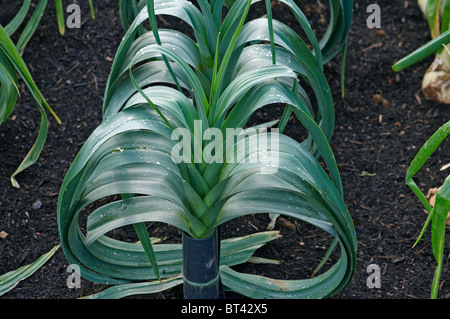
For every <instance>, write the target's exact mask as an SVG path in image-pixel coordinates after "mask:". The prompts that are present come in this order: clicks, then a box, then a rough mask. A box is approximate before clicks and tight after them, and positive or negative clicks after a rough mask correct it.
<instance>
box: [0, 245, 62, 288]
mask: <svg viewBox="0 0 450 319" xmlns="http://www.w3.org/2000/svg"><path fill="white" fill-rule="evenodd" d="M59 246H60V245H56V246H55V247H53V248H52V249H51V250H50V251H49V252H48V253H46V254H44V255H42V256H41V257H39V258H38V259H37V260H36V261H35V262H33V263H32V264H29V265H26V266H23V267H20V268H19V269H17V270H13V271H10V272H8V273H6V274H3V275H1V276H0V296H1V295H4V294H5V293H7V292H8V291H10V290H12V289H13V288H14V287H15V286H17V285H18V284H19V282H21V281H22V280H24V279H26V278H28V277H30V276H31V275H33V274H34V273H35V272H36V270H38V269H39V268H41V266H42V265H44V264H45V263H46V262H47V261H48V260H49V259H50V258H51V257H52V256H53V255H54V254H55V252H56V251H57V250H58V248H59Z"/></svg>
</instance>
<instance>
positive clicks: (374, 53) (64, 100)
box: [0, 0, 450, 299]
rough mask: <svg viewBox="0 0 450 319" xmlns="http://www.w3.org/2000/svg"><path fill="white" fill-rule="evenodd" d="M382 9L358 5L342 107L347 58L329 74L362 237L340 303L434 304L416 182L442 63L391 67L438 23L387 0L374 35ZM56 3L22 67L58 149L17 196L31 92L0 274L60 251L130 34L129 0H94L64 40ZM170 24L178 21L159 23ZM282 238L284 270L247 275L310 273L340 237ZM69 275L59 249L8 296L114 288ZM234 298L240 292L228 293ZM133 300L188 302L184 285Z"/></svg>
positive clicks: (424, 174) (439, 118) (342, 163)
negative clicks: (77, 181)
mask: <svg viewBox="0 0 450 319" xmlns="http://www.w3.org/2000/svg"><path fill="white" fill-rule="evenodd" d="M303 2H305V1H303ZM303 2H302V3H303ZM308 2H309V3H313V4H315V5H309V6H307V7H306V8H307V10H305V12H307V13H309V14H312V15H313V16H314V15H315V17H314V18H311V23H312V26H313V27H314V28H317V29H318V30H320V29H323V20H321V19H322V18H323V17H325V18H326V11H320V10H319V11H317V9H318V8H319V7H318V6H317V3H316V1H313V2H311V1H308ZM322 2H324V3H325V2H326V1H323V0H322ZM373 2H374V1H367V0H366V1H357V4H355V8H354V20H353V25H352V30H351V33H350V40H349V47H348V58H347V67H346V73H345V74H346V85H345V98H344V99H342V98H341V95H340V71H339V70H340V62H339V61H340V60H339V58H338V59H335V60H333V61H332V62H330V63H329V64H327V65H326V67H325V74H326V76H327V78H328V80H329V84H330V87H331V89H332V92H333V97H334V102H335V109H336V131H335V134H334V137H333V139H332V141H331V146H332V148H333V150H334V153H335V155H336V160H337V162H338V165H339V168H340V173H341V176H342V181H343V187H344V193H345V202H346V204H347V206H348V209H349V211H350V214H351V216H352V218H353V220H354V224H355V228H356V234H357V237H358V252H357V258H358V261H357V262H358V263H357V269H356V273H355V277H354V279H353V281H352V283H351V284H350V285H349V286H347V287H346V288H345V289H344V290H342V291H341V292H339V293H338V294H336V295H334V296H333V297H332V298H335V299H373V298H377V299H427V298H428V297H429V294H430V285H431V281H432V278H433V274H434V270H435V267H436V263H435V261H434V258H433V256H432V251H431V244H430V231H429V230H428V231H427V233H426V234H425V236H424V238H423V239H422V241H421V242H420V243H419V244H418V245H417V246H416V247H415V248H412V245H413V244H414V242H415V240H416V238H417V237H418V235H419V233H420V230H421V228H422V225H423V223H424V221H425V219H426V214H425V213H424V209H423V207H422V206H421V204H420V203H419V201H418V200H417V198H416V197H415V196H414V195H413V193H412V192H411V191H410V189H409V188H408V187H407V186H406V185H405V182H404V179H405V173H406V170H407V168H408V166H409V163H410V162H411V160H412V159H413V157H414V156H415V155H416V153H417V151H418V150H419V148H420V147H421V145H422V144H423V143H424V142H425V141H426V140H427V139H428V138H429V137H430V136H431V134H432V133H433V132H435V131H436V130H437V128H438V127H440V126H441V125H442V124H443V123H445V122H446V121H447V120H448V119H449V117H450V109H449V108H448V106H445V105H437V104H432V103H430V102H428V101H426V100H425V99H424V98H423V96H422V94H421V92H420V85H421V80H422V76H423V74H424V72H425V70H426V68H427V67H428V65H429V64H430V63H431V61H432V58H428V59H426V60H424V61H423V62H422V63H419V64H417V65H415V66H412V67H410V68H409V69H407V70H405V71H403V72H400V73H394V72H393V71H392V70H391V66H392V64H393V63H394V62H396V61H397V60H398V59H400V58H401V57H403V56H405V55H406V54H408V53H410V52H411V51H413V50H414V49H416V48H417V47H419V46H421V45H422V44H424V43H425V42H427V41H428V40H429V32H428V29H427V24H426V21H425V20H424V18H423V16H422V13H421V11H420V10H419V8H418V7H417V4H416V1H383V3H380V2H379V3H380V6H381V10H382V12H381V19H382V20H381V29H369V28H368V27H367V25H366V19H367V17H368V15H369V14H368V13H367V12H366V8H367V6H368V5H369V4H371V3H373ZM19 5H20V1H4V0H1V1H0V23H2V24H5V23H6V22H7V21H9V20H10V19H11V18H12V17H13V16H14V14H15V13H16V12H17V10H18V8H19ZM53 5H54V4H53V3H52V2H49V8H48V9H47V10H46V12H45V14H44V16H43V19H42V22H41V24H40V26H39V28H38V30H37V32H36V34H35V36H34V37H33V38H32V39H31V41H30V42H29V44H28V46H27V48H26V50H25V52H24V54H23V58H24V60H25V61H26V62H27V65H28V66H29V69H30V71H31V73H32V76H33V78H34V80H35V82H36V83H37V85H38V87H39V88H40V90H41V91H42V93H43V95H44V96H45V97H46V98H47V100H48V102H49V104H50V105H51V107H52V108H53V109H54V110H55V112H56V113H57V114H58V115H59V117H60V118H61V120H62V124H61V125H58V124H57V123H56V121H55V120H54V119H53V118H50V127H49V133H48V138H47V142H46V144H45V148H44V150H43V151H42V153H41V156H40V158H39V160H38V161H37V163H36V164H34V165H33V166H31V167H30V168H28V169H27V170H25V171H24V172H23V173H21V174H20V175H19V176H18V178H17V180H18V182H19V184H20V186H21V188H20V189H16V188H13V187H12V186H11V183H10V180H9V178H10V175H11V174H12V173H13V172H14V171H15V169H16V168H17V166H18V165H19V164H20V162H21V161H22V159H23V158H24V156H25V155H26V154H27V152H28V151H29V149H30V148H31V146H32V144H33V142H34V140H35V138H36V135H37V132H38V127H39V119H40V114H39V111H38V108H37V106H36V104H35V102H34V100H33V99H32V97H31V94H30V93H29V92H28V90H27V89H26V87H25V86H24V84H23V83H21V84H20V88H19V89H20V94H21V95H20V98H19V101H18V104H17V106H16V108H15V110H14V112H13V114H12V115H11V117H10V118H9V119H8V120H7V121H6V122H5V123H3V124H2V125H1V126H0V232H1V231H3V232H5V233H7V236H6V237H5V238H4V239H0V274H3V273H6V272H8V271H11V270H15V269H17V268H19V267H21V266H23V265H27V264H29V263H32V262H33V261H35V260H36V259H37V258H38V257H39V256H41V255H42V254H43V253H46V252H48V251H49V250H50V249H52V248H53V247H54V246H55V245H57V244H59V243H60V239H59V233H58V226H57V221H56V207H57V198H58V192H59V188H60V186H61V183H62V180H63V178H64V175H65V173H66V171H67V169H68V168H69V166H70V164H71V162H72V160H73V159H74V158H75V156H76V154H77V153H78V151H79V150H80V148H81V146H82V145H83V143H84V142H85V141H86V139H87V138H88V137H89V135H90V134H91V133H92V131H93V130H94V129H95V128H96V127H97V126H98V125H99V124H100V121H101V105H102V97H103V92H104V88H105V83H106V80H107V77H108V75H109V72H110V68H111V64H112V60H113V58H114V54H115V51H116V48H117V47H118V44H119V42H120V40H121V37H122V35H123V30H122V27H121V25H120V20H119V14H118V8H117V0H104V1H96V2H95V7H96V18H95V20H93V19H92V18H91V17H90V14H89V8H88V5H87V1H81V2H80V5H81V7H82V26H81V28H80V29H67V30H66V34H65V35H64V36H61V35H60V34H59V33H58V28H57V25H56V18H55V13H54V7H53ZM277 7H278V5H275V6H274V11H275V14H278V15H280V14H283V12H285V11H277ZM277 12H278V13H277ZM322 14H323V15H324V16H322ZM278 18H280V16H278ZM282 19H283V21H284V22H286V23H287V22H291V21H293V20H292V16H290V15H287V16H285V17H282ZM165 22H167V23H168V24H170V23H171V21H170V20H166V21H160V23H161V24H164V23H165ZM289 24H292V23H289ZM162 26H164V25H162ZM280 110H281V109H280V108H279V107H267V108H264V109H262V110H261V111H260V112H258V113H257V115H256V120H270V119H273V118H274V117H278V116H280V112H281V111H280ZM298 126H299V125H298V123H297V122H296V121H295V120H293V121H292V122H291V123H290V124H289V126H288V128H287V131H286V133H287V134H288V135H290V136H292V137H294V138H300V133H299V132H301V130H299V129H298ZM448 150H449V148H448V142H447V141H445V142H444V143H443V145H442V146H441V147H440V148H439V149H438V150H437V151H436V153H435V154H434V155H433V156H432V158H431V159H430V160H429V162H427V164H426V168H424V169H423V170H422V171H420V172H419V174H418V175H417V182H418V185H419V187H421V189H422V190H424V192H426V191H427V190H428V189H429V188H432V187H437V186H439V185H440V184H442V182H443V180H444V178H445V176H446V173H448V172H446V171H443V172H441V171H440V168H441V167H442V166H443V165H444V164H447V161H448V159H449V152H448ZM243 209H245V208H244V207H243ZM268 222H269V218H268V217H267V216H266V215H257V216H247V217H246V218H242V219H239V220H235V221H233V222H230V223H228V224H227V225H225V226H224V227H222V237H225V238H226V237H234V236H240V235H244V234H248V233H252V232H256V231H262V230H265V229H266V227H267V225H268ZM149 229H150V231H151V232H152V236H156V237H160V238H163V239H165V240H166V241H170V240H172V241H173V240H176V239H177V238H178V239H179V238H181V236H180V234H179V232H178V231H176V230H173V229H171V228H168V227H165V226H164V225H161V224H157V223H155V224H152V225H149ZM275 229H276V230H279V231H280V232H281V235H282V238H281V239H277V240H276V241H273V242H271V243H269V244H268V245H267V246H266V247H264V248H262V249H261V250H260V251H258V254H259V255H261V256H265V257H270V258H274V259H278V260H280V261H281V264H280V265H277V266H275V265H271V266H261V265H252V264H246V265H242V266H239V267H237V269H238V270H240V271H245V272H249V273H255V274H264V275H267V276H271V277H273V278H280V279H298V278H308V277H310V276H311V274H312V272H313V270H314V268H315V266H316V265H317V264H318V263H319V262H320V260H321V258H322V257H323V256H324V254H325V252H326V250H327V248H328V245H329V244H330V242H331V238H330V237H329V236H327V235H325V234H324V233H323V232H322V231H317V230H316V229H315V228H313V227H311V226H309V225H305V224H302V223H297V222H296V221H293V220H281V221H279V222H278V223H277V224H276V227H275ZM447 239H448V238H447ZM448 243H449V241H448V240H446V251H445V255H444V268H443V272H442V279H441V282H442V284H441V289H440V292H439V297H440V298H443V299H444V298H450V272H449V271H448V257H449V255H448V252H449V251H450V250H449V249H448V248H449V245H448ZM333 260H334V261H335V260H336V258H335V257H333ZM371 264H376V265H378V266H379V267H380V269H381V278H380V279H381V288H370V287H368V285H367V278H368V276H369V275H370V273H368V272H367V267H368V266H369V265H371ZM67 267H68V262H67V261H66V259H65V257H64V254H63V252H62V250H61V249H59V250H58V251H57V252H56V254H55V255H54V256H53V257H52V258H51V259H50V260H49V261H48V262H47V263H46V264H45V265H44V266H43V267H41V268H40V269H39V270H38V271H37V272H36V273H35V274H34V275H32V276H31V277H29V278H28V279H26V280H24V281H22V282H20V283H19V284H18V285H17V287H15V288H14V289H13V290H12V291H10V292H8V293H6V294H5V295H4V296H2V298H5V299H23V298H26V299H74V298H79V297H82V296H86V295H89V294H93V293H96V292H99V291H102V290H103V289H105V288H106V287H107V286H105V285H100V284H95V283H91V282H89V281H86V280H84V279H82V282H81V288H79V289H69V288H68V287H67V278H68V275H69V274H68V272H67ZM227 297H229V298H240V297H241V296H239V295H236V294H233V293H229V294H227ZM133 298H158V299H170V298H182V288H181V286H179V287H175V288H172V289H171V290H168V291H165V292H162V293H159V294H155V295H148V296H135V297H133Z"/></svg>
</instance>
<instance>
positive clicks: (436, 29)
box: [393, 0, 450, 104]
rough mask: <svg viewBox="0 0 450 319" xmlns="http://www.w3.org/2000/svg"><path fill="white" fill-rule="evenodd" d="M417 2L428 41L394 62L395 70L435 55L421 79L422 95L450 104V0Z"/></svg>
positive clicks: (422, 0)
mask: <svg viewBox="0 0 450 319" xmlns="http://www.w3.org/2000/svg"><path fill="white" fill-rule="evenodd" d="M418 5H419V7H420V9H421V10H422V12H423V13H424V15H425V17H426V19H427V22H428V26H429V29H430V33H431V40H430V41H429V42H428V43H426V44H425V45H423V46H422V47H420V48H418V49H417V50H415V51H414V52H412V53H411V54H409V55H408V56H406V57H404V58H403V59H401V60H400V61H398V62H397V63H396V64H394V66H393V69H394V70H395V71H400V70H403V69H404V68H406V67H408V66H410V65H412V64H414V63H417V62H419V61H421V60H423V59H425V58H426V57H428V56H430V55H432V54H435V58H434V60H433V63H432V64H431V65H430V66H429V68H428V69H427V71H426V72H425V75H424V77H423V80H422V93H423V95H424V97H425V98H426V99H428V100H431V101H433V102H436V103H445V104H449V103H450V85H449V83H450V53H449V51H448V49H446V47H445V46H446V45H447V44H449V43H450V31H449V24H450V1H449V0H419V1H418Z"/></svg>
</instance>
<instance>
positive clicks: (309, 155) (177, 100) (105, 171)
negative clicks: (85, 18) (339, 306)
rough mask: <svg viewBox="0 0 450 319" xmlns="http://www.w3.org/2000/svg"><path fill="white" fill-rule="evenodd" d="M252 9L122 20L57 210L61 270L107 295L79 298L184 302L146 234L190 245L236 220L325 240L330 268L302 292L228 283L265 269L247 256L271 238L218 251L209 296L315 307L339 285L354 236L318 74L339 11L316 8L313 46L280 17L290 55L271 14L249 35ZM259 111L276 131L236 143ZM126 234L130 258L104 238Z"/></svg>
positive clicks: (262, 283) (351, 262)
mask: <svg viewBox="0 0 450 319" xmlns="http://www.w3.org/2000/svg"><path fill="white" fill-rule="evenodd" d="M127 2H128V1H127ZM257 2H259V1H252V0H235V1H233V0H229V1H219V0H211V1H206V0H200V1H197V5H194V4H192V3H191V2H189V1H186V0H177V1H167V0H157V1H151V0H147V1H145V2H143V1H140V2H133V1H130V2H128V3H129V4H130V5H131V7H129V8H128V9H129V10H128V11H126V10H125V9H126V8H124V9H121V12H122V17H124V18H123V19H122V23H123V24H124V27H125V29H126V34H125V35H124V37H123V39H122V42H121V43H120V46H119V48H118V50H117V52H116V55H115V59H114V62H113V65H112V69H111V73H110V76H109V79H108V82H107V86H106V89H105V95H104V103H103V106H102V112H103V121H102V123H101V124H100V125H99V127H97V128H96V129H95V131H94V132H93V133H92V135H91V136H90V137H89V138H88V140H87V141H86V142H85V144H84V145H83V147H82V148H81V150H80V151H79V153H78V154H77V156H76V158H75V159H74V160H73V162H72V165H71V166H70V168H69V170H68V171H67V173H66V176H65V178H64V181H63V183H62V186H61V189H60V193H59V197H58V209H57V219H58V227H59V232H60V237H61V247H62V249H63V251H64V253H65V256H66V258H67V260H68V262H69V263H70V264H77V265H78V266H79V268H80V274H81V275H82V276H83V277H85V278H87V279H88V280H91V281H94V282H99V283H105V284H110V285H113V287H111V288H109V289H107V290H105V291H104V292H102V293H100V294H98V295H93V296H90V297H92V298H118V297H125V296H130V295H133V294H136V293H139V294H144V293H154V292H159V291H162V290H164V289H168V288H170V287H174V286H176V285H180V284H184V285H185V286H186V285H187V284H189V285H193V286H196V285H197V286H199V283H197V282H194V283H192V282H189V280H187V279H186V277H185V275H186V274H185V273H183V269H185V268H184V266H185V265H184V264H183V263H184V261H185V258H184V257H183V256H185V253H186V251H183V245H181V244H162V243H157V240H156V239H154V238H151V237H150V234H149V233H148V230H147V228H146V226H147V224H148V223H152V222H161V223H165V224H168V225H171V226H174V227H176V228H178V229H179V230H180V231H181V232H182V234H183V238H186V237H188V238H190V239H195V240H203V239H208V238H211V236H214V235H217V232H218V231H220V229H219V228H220V226H221V225H223V224H225V223H227V222H228V221H230V220H233V219H236V218H239V217H241V216H245V215H249V214H271V216H275V217H276V216H278V215H283V216H288V217H292V218H295V219H298V220H300V221H304V222H307V223H310V224H312V225H314V226H316V227H317V228H319V229H322V230H324V231H326V232H327V233H329V234H330V235H331V236H333V238H334V240H333V242H332V243H331V245H330V250H329V254H327V255H326V256H329V255H330V254H331V252H332V251H333V250H335V249H336V247H337V246H338V245H339V247H340V256H339V259H338V260H337V261H336V262H335V263H334V264H333V265H332V266H331V267H330V268H329V269H327V270H325V271H323V273H321V274H319V275H317V276H316V277H313V278H308V279H296V280H277V279H272V278H268V277H265V276H255V275H250V274H245V273H239V272H237V271H236V270H234V269H232V268H231V267H232V266H234V265H237V264H241V263H245V262H247V261H252V260H258V262H268V263H271V262H273V261H272V260H266V259H263V258H262V259H261V258H255V257H254V256H253V254H254V252H255V251H256V249H257V248H259V247H261V246H262V245H264V244H265V243H267V242H269V241H271V240H274V239H276V238H278V237H279V235H278V233H277V232H272V231H269V232H261V233H255V234H251V235H248V236H244V237H240V238H233V239H224V240H222V241H221V242H220V243H219V246H220V251H219V254H220V257H218V258H220V261H219V262H217V261H216V263H217V264H218V267H220V268H219V276H218V278H212V279H211V282H214V283H217V281H220V282H221V284H222V285H223V287H224V289H230V290H233V291H235V292H237V293H240V294H242V295H244V296H247V297H251V298H323V297H327V296H331V295H333V294H335V293H337V292H338V291H340V290H341V289H343V288H344V287H346V286H347V285H348V283H349V282H350V281H351V279H352V277H353V275H354V271H355V264H356V235H355V229H354V226H353V222H352V219H351V216H350V214H349V212H348V210H347V207H346V205H345V203H344V199H343V189H342V182H341V178H340V174H339V171H338V167H337V163H336V160H335V157H334V155H333V152H332V149H331V147H330V144H329V142H330V139H331V137H332V135H333V130H334V120H335V117H334V107H333V100H332V97H331V93H330V88H329V86H328V83H327V81H326V78H325V76H324V74H323V65H324V63H326V61H328V60H329V59H331V58H332V57H334V56H335V55H336V54H337V52H338V51H339V50H341V48H342V47H344V46H345V43H346V37H347V34H348V30H349V28H350V22H351V12H352V1H337V0H330V8H331V13H332V14H331V15H330V27H329V28H328V31H327V33H326V34H325V35H324V37H323V38H322V39H321V40H320V41H319V40H318V39H317V38H316V36H315V34H314V32H313V31H312V29H311V28H310V26H309V23H308V20H307V19H306V17H305V15H304V14H303V12H302V11H301V9H300V8H299V7H298V6H297V5H296V4H295V2H294V1H292V0H282V1H279V2H280V3H282V4H284V5H286V6H287V7H288V8H289V9H290V10H291V11H292V13H293V15H294V16H295V18H296V20H297V21H298V23H299V25H300V26H301V27H302V29H303V30H304V32H305V35H306V38H305V39H302V37H301V36H299V35H298V34H296V33H295V32H294V31H293V30H292V29H291V28H289V27H288V26H287V25H286V24H284V23H282V22H281V21H278V20H275V19H273V17H272V11H271V10H272V9H271V2H270V1H265V6H266V10H267V14H266V15H265V16H264V17H261V18H258V19H254V20H250V21H249V19H248V13H249V11H250V10H251V8H252V5H253V4H255V3H257ZM121 4H124V2H121ZM160 15H166V16H171V17H173V18H176V19H179V20H181V21H183V22H184V23H186V24H187V25H188V26H190V27H191V29H192V35H187V34H184V33H182V32H180V31H178V30H175V29H159V28H158V26H157V17H158V16H160ZM125 17H127V18H126V19H125ZM130 17H133V20H132V21H131V20H130ZM130 21H131V22H130ZM146 21H149V23H150V27H151V30H150V31H148V30H146V28H145V27H144V22H146ZM305 86H308V87H309V89H310V92H313V93H312V96H311V95H310V94H308V93H307V90H306V87H305ZM271 104H277V105H284V106H285V109H284V113H283V115H282V116H281V118H280V119H271V120H272V121H270V122H269V123H263V124H261V125H260V126H258V127H248V121H249V119H250V117H251V116H252V114H254V113H255V112H256V111H257V110H258V109H260V108H262V107H264V106H267V105H271ZM292 115H293V116H295V117H296V118H297V119H298V120H299V122H300V123H301V124H302V125H303V126H304V127H305V128H306V130H307V132H308V136H307V137H306V138H305V140H303V141H301V142H299V141H296V140H294V139H293V138H291V137H289V136H287V135H285V134H283V131H284V129H285V127H286V125H287V123H288V120H289V118H290V117H291V116H292ZM261 127H266V130H261ZM230 131H231V132H234V133H233V134H227V133H228V132H230ZM269 131H270V132H269ZM236 132H238V133H236ZM261 141H264V143H263V142H261ZM238 150H243V151H242V152H239V151H238ZM239 155H240V157H239ZM236 158H240V160H237V159H236ZM321 161H323V165H324V166H326V170H327V172H326V171H325V169H324V168H323V167H322V166H321V164H320V162H321ZM111 198H113V199H112V200H110V201H108V200H107V199H111ZM91 209H92V210H93V211H92V212H90V210H91ZM89 212H90V213H89ZM85 214H86V215H88V216H87V218H86V221H85V225H84V224H83V225H82V220H81V217H82V216H83V215H85ZM83 220H84V219H83ZM128 225H132V227H133V229H134V231H135V233H136V235H137V237H138V239H139V241H138V242H134V243H131V242H127V241H125V240H119V239H117V238H114V236H113V235H112V233H111V231H113V230H114V229H118V228H121V227H124V226H128ZM219 237H220V236H219ZM183 243H184V242H183ZM197 253H206V254H207V253H208V251H207V250H205V251H203V252H197ZM192 257H194V258H195V256H189V259H192ZM322 264H323V263H321V265H322ZM202 267H203V268H204V269H202V268H199V269H198V271H199V272H203V271H204V270H205V269H206V267H207V265H202ZM202 287H203V286H202ZM200 290H201V289H200ZM185 297H186V298H190V297H191V296H189V295H185Z"/></svg>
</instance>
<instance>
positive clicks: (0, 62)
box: [0, 0, 61, 187]
mask: <svg viewBox="0 0 450 319" xmlns="http://www.w3.org/2000/svg"><path fill="white" fill-rule="evenodd" d="M30 4H31V0H25V1H24V2H23V4H22V6H21V8H20V10H19V11H18V12H17V14H16V15H15V17H14V18H13V19H12V20H11V21H10V22H9V23H8V24H7V25H6V26H5V27H3V26H1V25H0V69H1V72H0V83H1V86H0V123H3V122H5V121H6V120H7V119H8V118H9V116H10V115H11V113H12V112H13V110H14V107H15V105H16V103H17V99H18V95H19V92H18V85H19V84H18V81H19V78H18V75H20V78H21V79H22V80H23V81H24V83H25V84H26V85H27V87H28V89H29V90H30V92H31V94H32V95H33V98H34V100H35V101H36V103H37V104H38V106H39V110H40V111H41V124H40V128H39V134H38V136H37V139H36V141H35V143H34V145H33V147H32V148H31V150H30V151H29V152H28V154H27V155H26V156H25V158H24V159H23V161H22V163H21V164H20V165H19V167H18V168H17V169H16V171H15V172H14V173H13V174H12V175H11V183H12V185H13V186H14V187H20V186H19V183H18V182H17V180H16V176H17V174H19V173H20V172H22V171H23V170H25V169H26V168H28V167H29V166H31V165H32V164H34V163H35V162H36V160H37V159H38V157H39V155H40V153H41V151H42V148H43V147H44V144H45V140H46V138H47V132H48V118H47V114H46V109H47V110H48V111H49V112H50V113H51V114H52V115H53V116H54V117H55V119H56V120H57V122H58V123H61V121H60V119H59V118H58V116H57V115H56V114H55V113H54V112H53V110H52V109H51V108H50V106H49V105H48V103H47V101H46V100H45V98H44V96H43V95H42V93H41V92H40V91H39V89H38V87H37V86H36V84H35V82H34V80H33V78H32V76H31V74H30V72H29V70H28V68H27V66H26V64H25V62H24V60H23V59H22V57H21V53H22V52H23V50H24V49H25V46H26V44H27V43H28V41H29V40H30V38H31V37H32V35H33V34H34V32H35V30H36V28H37V26H38V25H39V21H40V20H41V17H42V14H43V12H44V10H45V7H46V6H47V0H41V1H39V3H38V4H37V6H36V8H35V10H34V12H33V14H32V16H31V18H30V19H29V21H28V23H27V24H26V25H25V27H24V29H23V31H22V33H21V35H20V37H19V39H18V41H17V43H16V44H15V43H14V42H13V41H12V40H11V37H10V36H11V35H12V34H14V33H15V32H16V31H17V29H18V28H19V27H20V26H21V25H22V23H23V22H24V20H25V18H26V15H27V13H28V11H29V9H30Z"/></svg>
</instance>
